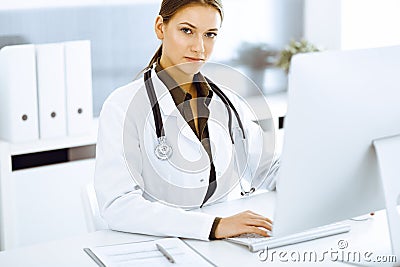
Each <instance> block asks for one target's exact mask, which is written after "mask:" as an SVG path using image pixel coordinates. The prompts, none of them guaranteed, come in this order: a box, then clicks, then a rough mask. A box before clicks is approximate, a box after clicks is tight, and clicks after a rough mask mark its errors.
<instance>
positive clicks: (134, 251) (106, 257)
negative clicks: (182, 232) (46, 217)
mask: <svg viewBox="0 0 400 267" xmlns="http://www.w3.org/2000/svg"><path fill="white" fill-rule="evenodd" d="M84 251H85V252H86V253H87V254H88V255H89V256H90V257H91V258H92V259H93V260H94V261H95V262H96V263H97V264H98V265H99V266H101V267H104V266H107V267H114V266H118V267H123V266H143V267H146V266H149V267H154V266H216V265H215V264H213V263H212V262H211V261H209V260H208V259H206V258H205V257H203V256H202V255H201V254H200V253H198V252H197V251H195V250H194V249H193V248H191V247H190V246H189V245H187V244H186V243H185V242H184V241H182V240H180V239H179V238H162V239H157V240H151V241H144V242H143V241H142V242H133V243H124V244H117V245H109V246H98V247H91V248H85V249H84Z"/></svg>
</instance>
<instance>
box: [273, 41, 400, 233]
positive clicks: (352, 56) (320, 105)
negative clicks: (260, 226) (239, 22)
mask: <svg viewBox="0 0 400 267" xmlns="http://www.w3.org/2000/svg"><path fill="white" fill-rule="evenodd" d="M399 58H400V46H397V47H385V48H374V49H364V50H353V51H326V52H320V53H312V54H303V55H298V56H296V57H294V59H293V61H292V66H291V71H290V74H289V100H288V112H287V117H286V120H285V138H284V144H283V151H282V158H281V170H280V176H279V180H278V184H277V191H278V194H277V195H278V196H277V206H276V209H275V216H274V217H275V218H274V220H275V221H274V235H284V234H290V233H294V232H299V231H302V230H305V229H308V228H313V227H316V226H321V225H326V224H329V223H332V222H336V221H340V220H344V219H350V218H352V217H355V216H359V215H362V214H367V213H369V212H372V211H376V210H378V209H382V208H384V198H383V192H382V186H381V180H380V175H379V169H378V163H377V157H376V153H375V150H374V147H373V145H372V141H373V140H375V139H378V138H384V137H389V136H393V135H396V134H400V103H399V101H400V75H399V73H400V61H399V60H398V59H399Z"/></svg>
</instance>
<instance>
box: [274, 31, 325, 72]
mask: <svg viewBox="0 0 400 267" xmlns="http://www.w3.org/2000/svg"><path fill="white" fill-rule="evenodd" d="M319 51H320V49H318V48H317V47H316V46H315V45H313V44H311V43H310V42H308V41H306V40H304V39H303V40H301V41H295V40H292V41H291V42H290V43H289V45H288V46H286V47H285V49H283V50H282V51H281V52H280V54H279V59H278V61H277V62H276V65H277V66H278V67H280V68H282V69H283V70H284V71H285V72H286V73H289V68H290V61H291V60H292V57H293V56H294V55H296V54H298V53H309V52H319Z"/></svg>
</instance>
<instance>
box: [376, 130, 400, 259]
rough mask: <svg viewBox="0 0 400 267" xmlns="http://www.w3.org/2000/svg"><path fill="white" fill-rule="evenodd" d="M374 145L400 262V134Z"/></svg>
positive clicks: (378, 140) (377, 141)
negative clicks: (399, 205) (398, 206)
mask: <svg viewBox="0 0 400 267" xmlns="http://www.w3.org/2000/svg"><path fill="white" fill-rule="evenodd" d="M373 145H374V147H375V151H376V155H377V159H378V165H379V171H380V175H381V181H382V187H383V193H384V196H385V204H386V214H387V220H388V224H389V232H390V239H391V244H392V252H393V254H394V255H396V257H397V264H400V214H399V212H398V210H397V204H398V201H399V200H400V162H399V161H400V135H396V136H391V137H385V138H381V139H377V140H374V141H373ZM395 266H397V265H395Z"/></svg>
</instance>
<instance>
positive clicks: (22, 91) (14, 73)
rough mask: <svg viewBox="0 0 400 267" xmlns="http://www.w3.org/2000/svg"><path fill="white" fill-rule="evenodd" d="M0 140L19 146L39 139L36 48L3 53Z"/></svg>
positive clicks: (0, 62) (0, 53)
mask: <svg viewBox="0 0 400 267" xmlns="http://www.w3.org/2000/svg"><path fill="white" fill-rule="evenodd" d="M0 138H1V139H3V140H7V141H9V142H13V143H18V142H25V141H33V140H37V139H39V125H38V102H37V88H36V60H35V46H34V45H32V44H29V45H13V46H5V47H3V48H2V49H1V50H0Z"/></svg>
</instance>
